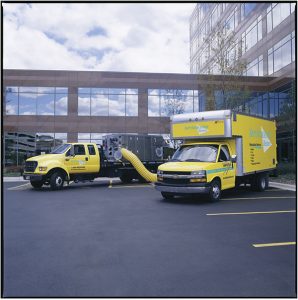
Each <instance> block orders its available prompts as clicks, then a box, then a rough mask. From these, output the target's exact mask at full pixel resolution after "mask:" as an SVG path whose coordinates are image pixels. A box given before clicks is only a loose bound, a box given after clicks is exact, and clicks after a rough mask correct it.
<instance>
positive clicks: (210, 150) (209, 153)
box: [172, 145, 218, 162]
mask: <svg viewBox="0 0 298 300" xmlns="http://www.w3.org/2000/svg"><path fill="white" fill-rule="evenodd" d="M217 151H218V145H191V146H182V147H180V148H179V149H178V150H177V151H176V152H175V153H174V155H173V158H172V161H202V162H215V161H216V156H217Z"/></svg>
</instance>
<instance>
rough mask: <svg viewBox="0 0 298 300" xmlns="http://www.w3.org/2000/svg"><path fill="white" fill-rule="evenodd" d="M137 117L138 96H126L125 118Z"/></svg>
mask: <svg viewBox="0 0 298 300" xmlns="http://www.w3.org/2000/svg"><path fill="white" fill-rule="evenodd" d="M137 115H138V95H136V94H131V95H126V116H129V117H132V116H137Z"/></svg>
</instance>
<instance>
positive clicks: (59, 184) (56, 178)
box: [50, 172, 64, 190]
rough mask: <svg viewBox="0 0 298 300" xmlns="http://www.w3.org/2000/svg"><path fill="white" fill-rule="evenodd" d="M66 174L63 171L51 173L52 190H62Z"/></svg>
mask: <svg viewBox="0 0 298 300" xmlns="http://www.w3.org/2000/svg"><path fill="white" fill-rule="evenodd" d="M63 183H64V175H63V174H62V173H61V172H55V173H53V174H52V175H51V178H50V186H51V189H52V190H60V189H62V188H63Z"/></svg>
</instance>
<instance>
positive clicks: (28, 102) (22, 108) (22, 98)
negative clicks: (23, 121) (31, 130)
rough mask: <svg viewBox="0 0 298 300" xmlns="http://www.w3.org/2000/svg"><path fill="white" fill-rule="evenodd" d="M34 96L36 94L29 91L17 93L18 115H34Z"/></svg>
mask: <svg viewBox="0 0 298 300" xmlns="http://www.w3.org/2000/svg"><path fill="white" fill-rule="evenodd" d="M36 96H37V94H31V93H20V94H19V114H20V115H36Z"/></svg>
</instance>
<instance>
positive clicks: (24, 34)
mask: <svg viewBox="0 0 298 300" xmlns="http://www.w3.org/2000/svg"><path fill="white" fill-rule="evenodd" d="M2 5H3V13H4V18H3V63H4V68H5V69H35V70H94V71H123V72H156V73H160V72H161V73H189V72H190V67H189V65H190V64H189V18H190V15H191V13H192V11H193V9H194V6H195V4H194V3H168V4H166V3H124V4H122V3H121V4H120V3H86V4H85V3H49V4H46V3H31V4H25V3H2Z"/></svg>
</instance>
